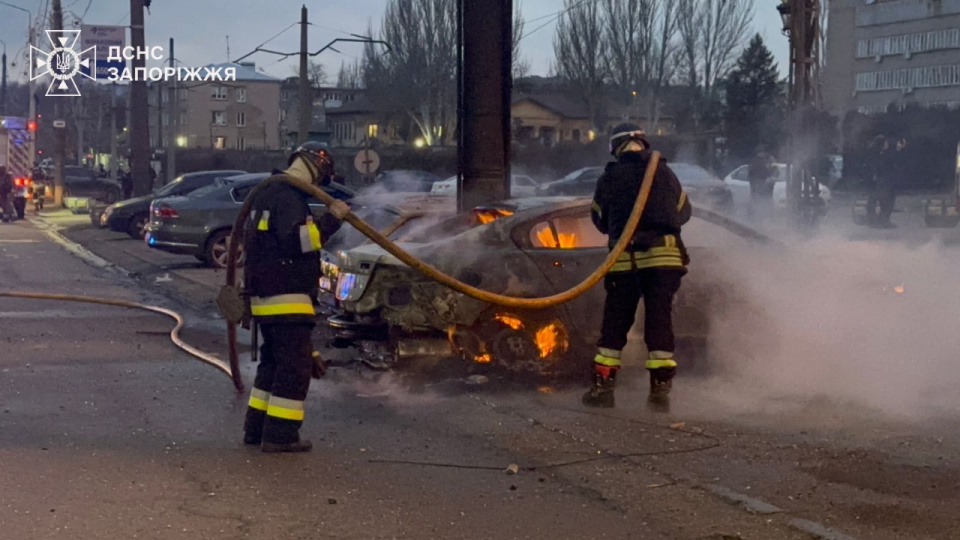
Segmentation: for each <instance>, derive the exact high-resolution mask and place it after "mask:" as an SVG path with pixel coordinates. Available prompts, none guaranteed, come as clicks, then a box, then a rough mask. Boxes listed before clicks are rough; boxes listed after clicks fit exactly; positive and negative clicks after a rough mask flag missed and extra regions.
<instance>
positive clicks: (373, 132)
mask: <svg viewBox="0 0 960 540" xmlns="http://www.w3.org/2000/svg"><path fill="white" fill-rule="evenodd" d="M379 132H380V126H378V125H377V124H370V125H368V126H367V137H370V138H371V139H375V138H376V137H377V134H378V133H379Z"/></svg>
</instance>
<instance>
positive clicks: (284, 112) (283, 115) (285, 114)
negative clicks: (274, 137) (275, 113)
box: [279, 109, 287, 122]
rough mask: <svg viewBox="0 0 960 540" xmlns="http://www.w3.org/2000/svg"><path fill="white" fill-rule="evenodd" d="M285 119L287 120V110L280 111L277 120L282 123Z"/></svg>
mask: <svg viewBox="0 0 960 540" xmlns="http://www.w3.org/2000/svg"><path fill="white" fill-rule="evenodd" d="M286 119H287V110H286V109H280V118H279V120H280V121H281V122H284V121H286Z"/></svg>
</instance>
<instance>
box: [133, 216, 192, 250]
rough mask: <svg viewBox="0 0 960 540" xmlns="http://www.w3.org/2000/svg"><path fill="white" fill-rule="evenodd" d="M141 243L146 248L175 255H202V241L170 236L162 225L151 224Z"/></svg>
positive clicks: (174, 235)
mask: <svg viewBox="0 0 960 540" xmlns="http://www.w3.org/2000/svg"><path fill="white" fill-rule="evenodd" d="M145 232H146V234H145V235H144V238H143V241H144V242H145V243H146V244H147V246H149V247H151V248H153V249H159V250H160V251H166V252H167V253H174V254H177V255H202V252H203V241H204V240H203V239H199V240H193V239H191V238H185V237H181V236H179V235H176V234H172V233H171V231H169V230H167V227H165V226H163V225H159V226H158V225H156V224H154V223H151V224H150V225H148V226H147V228H146V231H145Z"/></svg>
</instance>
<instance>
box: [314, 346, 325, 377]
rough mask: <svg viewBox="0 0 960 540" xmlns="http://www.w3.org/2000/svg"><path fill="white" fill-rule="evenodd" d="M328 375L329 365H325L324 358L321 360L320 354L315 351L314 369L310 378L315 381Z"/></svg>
mask: <svg viewBox="0 0 960 540" xmlns="http://www.w3.org/2000/svg"><path fill="white" fill-rule="evenodd" d="M326 374H327V365H326V364H324V363H323V358H320V353H318V352H317V351H313V367H312V368H311V372H310V376H311V377H313V378H314V379H319V378H320V377H323V376H324V375H326Z"/></svg>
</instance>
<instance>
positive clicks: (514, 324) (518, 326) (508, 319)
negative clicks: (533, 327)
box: [494, 313, 523, 330]
mask: <svg viewBox="0 0 960 540" xmlns="http://www.w3.org/2000/svg"><path fill="white" fill-rule="evenodd" d="M494 319H496V320H498V321H500V322H502V323H503V324H505V325H507V326H509V327H510V328H513V329H514V330H523V321H521V320H520V319H518V318H516V317H514V316H512V315H504V314H502V313H501V314H499V315H497V316H496V317H494Z"/></svg>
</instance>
